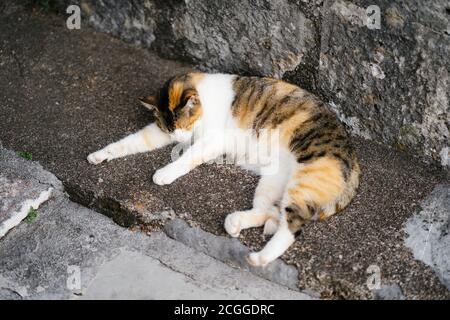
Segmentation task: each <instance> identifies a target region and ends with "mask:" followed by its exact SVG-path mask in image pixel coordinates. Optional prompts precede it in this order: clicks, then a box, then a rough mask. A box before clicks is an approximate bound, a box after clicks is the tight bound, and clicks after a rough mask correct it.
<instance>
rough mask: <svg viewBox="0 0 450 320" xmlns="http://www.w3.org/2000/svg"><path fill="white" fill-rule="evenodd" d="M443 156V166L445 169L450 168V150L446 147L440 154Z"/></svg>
mask: <svg viewBox="0 0 450 320" xmlns="http://www.w3.org/2000/svg"><path fill="white" fill-rule="evenodd" d="M439 155H440V156H441V164H442V166H443V167H450V148H449V147H445V148H443V149H442V150H441V152H440V153H439Z"/></svg>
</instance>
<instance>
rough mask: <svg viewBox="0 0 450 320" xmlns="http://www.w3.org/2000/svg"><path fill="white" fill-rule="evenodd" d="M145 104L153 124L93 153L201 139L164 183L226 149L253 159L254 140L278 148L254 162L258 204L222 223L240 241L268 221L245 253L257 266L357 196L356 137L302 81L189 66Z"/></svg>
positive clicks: (93, 158)
mask: <svg viewBox="0 0 450 320" xmlns="http://www.w3.org/2000/svg"><path fill="white" fill-rule="evenodd" d="M139 100H140V102H141V103H142V104H143V105H144V106H145V107H146V108H148V109H150V110H152V111H153V113H154V117H155V122H153V123H152V124H150V125H148V126H146V127H145V128H143V129H141V130H140V131H138V132H137V133H134V134H131V135H129V136H127V137H125V138H123V139H122V140H119V141H117V142H114V143H112V144H110V145H108V146H106V147H105V148H103V149H101V150H99V151H97V152H94V153H92V154H90V155H89V156H88V158H87V159H88V161H89V162H90V163H92V164H98V163H101V162H102V161H105V160H107V161H110V160H112V159H115V158H118V157H123V156H126V155H131V154H135V153H139V152H146V151H151V150H154V149H157V148H160V147H163V146H165V145H168V144H171V143H174V142H182V143H186V142H189V141H192V140H193V141H194V142H193V144H192V145H191V146H190V147H189V148H188V149H187V150H186V151H185V152H184V153H183V154H182V155H181V156H180V157H179V158H178V159H176V160H175V161H173V162H171V163H170V164H168V165H166V166H165V167H163V168H161V169H159V170H157V171H156V172H155V174H154V175H153V182H154V183H156V184H158V185H165V184H170V183H172V182H173V181H174V180H176V179H177V178H179V177H181V176H183V175H185V174H187V173H188V172H189V171H190V170H192V169H193V168H195V167H196V166H198V165H200V164H202V163H205V162H208V161H211V160H213V159H216V158H217V157H219V156H222V155H224V154H226V155H228V154H230V155H233V156H236V158H237V159H241V160H242V159H244V160H245V159H247V158H248V157H249V156H251V154H249V153H252V152H259V151H258V150H257V148H255V146H259V145H264V144H268V143H271V144H272V145H271V146H270V148H268V149H270V150H271V151H269V152H265V153H264V154H263V152H261V157H260V159H259V160H258V162H257V163H256V165H255V164H252V165H249V166H248V167H249V168H251V169H252V170H254V171H255V172H257V173H259V174H260V175H261V178H260V180H259V183H258V185H257V187H256V190H255V196H254V200H253V208H252V209H250V210H245V211H237V212H234V213H230V214H229V215H227V217H226V219H225V224H224V227H225V230H226V231H227V233H228V234H229V235H230V236H232V237H238V236H239V234H240V232H241V230H243V229H247V228H251V227H260V226H264V233H265V234H268V235H273V236H272V238H271V239H270V240H269V241H268V243H267V244H266V245H265V247H264V248H263V249H262V250H261V251H259V252H252V253H250V254H249V255H248V256H247V261H248V263H249V264H250V265H252V266H265V265H267V264H268V263H270V262H271V261H273V260H275V259H277V258H278V257H279V256H281V255H282V254H283V253H284V252H285V251H286V250H287V249H288V247H289V246H290V245H291V244H293V242H294V241H295V238H296V236H297V235H298V233H299V231H300V229H301V227H302V226H303V225H305V224H306V223H308V222H310V221H314V220H317V219H319V220H323V219H326V218H328V217H330V216H331V215H333V214H334V213H336V212H338V211H340V210H342V209H343V208H344V207H346V206H347V205H348V203H349V202H350V201H351V199H352V198H353V197H354V195H355V193H356V189H357V187H358V184H359V174H360V168H359V164H358V161H357V157H356V154H355V151H354V149H353V147H352V144H351V141H350V137H349V136H348V134H347V132H346V130H345V128H344V126H343V125H342V124H341V123H340V122H339V120H338V119H337V117H336V115H335V114H334V113H333V112H332V111H330V110H329V109H328V107H327V106H326V105H325V104H324V103H323V102H322V101H321V100H319V98H318V97H317V96H315V95H313V94H311V93H309V92H308V91H306V90H303V89H301V88H300V87H298V86H295V85H293V84H290V83H287V82H285V81H282V80H277V79H272V78H267V77H266V78H262V77H244V76H238V75H230V74H207V73H201V72H191V73H186V74H182V75H178V76H175V77H172V78H171V79H169V80H168V81H167V82H166V83H165V84H164V86H163V87H162V88H161V89H160V90H159V91H158V92H157V93H156V94H154V95H151V96H146V97H141V98H139ZM249 132H250V134H249ZM263 133H265V134H263ZM249 136H250V138H249ZM263 136H266V138H267V137H268V136H269V137H270V138H269V139H266V138H263ZM274 137H275V138H274ZM268 141H269V142H268ZM244 142H245V143H244ZM243 144H246V146H244V145H243ZM248 146H249V148H247V147H248ZM262 149H264V148H262ZM241 162H242V161H241ZM243 162H244V165H243V166H244V167H246V165H245V161H243ZM274 163H275V164H276V166H273V164H274ZM271 167H272V168H271ZM274 168H275V170H274Z"/></svg>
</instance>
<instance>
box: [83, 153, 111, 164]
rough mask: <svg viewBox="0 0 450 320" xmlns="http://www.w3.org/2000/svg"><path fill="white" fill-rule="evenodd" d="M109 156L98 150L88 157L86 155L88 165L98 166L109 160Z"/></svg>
mask: <svg viewBox="0 0 450 320" xmlns="http://www.w3.org/2000/svg"><path fill="white" fill-rule="evenodd" d="M110 158H111V155H110V154H109V153H108V152H106V151H104V150H99V151H97V152H94V153H91V154H90V155H88V157H87V160H88V161H89V163H90V164H99V163H101V162H103V161H105V160H108V161H109V160H110Z"/></svg>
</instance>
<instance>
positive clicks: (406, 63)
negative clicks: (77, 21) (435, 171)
mask: <svg viewBox="0 0 450 320" xmlns="http://www.w3.org/2000/svg"><path fill="white" fill-rule="evenodd" d="M54 2H55V3H56V4H57V7H58V8H59V10H61V11H65V7H66V6H67V5H68V4H75V3H78V4H79V5H80V6H81V8H82V12H83V15H84V18H83V20H82V27H83V25H86V24H88V25H90V26H93V27H94V28H96V29H98V30H100V31H103V32H107V33H110V34H112V35H114V36H116V37H120V38H122V39H123V40H125V41H128V42H131V43H135V44H137V45H142V46H145V47H148V48H150V49H152V50H154V51H156V52H157V53H158V54H160V55H161V56H163V57H167V58H171V59H177V60H183V61H188V62H191V63H194V64H196V65H198V66H199V68H200V69H203V70H212V71H222V72H234V73H240V74H256V75H267V76H274V77H278V78H283V79H286V80H289V81H292V82H294V83H296V84H299V85H301V86H303V87H305V88H306V89H309V90H311V91H313V92H314V93H316V94H318V95H320V96H321V97H322V98H324V99H325V100H326V101H328V102H329V103H330V105H331V107H332V108H333V109H334V110H335V111H336V112H337V113H338V115H339V117H340V118H341V120H342V121H343V122H345V123H346V124H347V125H348V126H349V128H350V130H351V131H352V132H353V133H354V134H356V135H359V136H362V137H365V138H368V139H373V140H376V141H380V142H383V143H385V144H388V145H391V146H394V147H395V148H398V149H400V150H404V151H407V152H409V153H412V154H415V155H417V156H419V157H420V158H421V159H423V160H425V161H432V162H434V163H438V164H441V165H443V166H444V167H446V168H448V169H449V168H450V141H449V140H450V134H449V130H450V109H449V98H450V80H449V73H450V3H448V2H446V1H440V0H427V1H419V0H408V1H406V0H405V1H395V2H394V1H386V0H370V1H359V0H355V1H345V0H336V1H332V0H311V1H305V0H272V1H270V0H254V1H223V0H169V1H157V0H130V1H119V0H54ZM370 5H377V6H378V7H379V8H380V17H381V21H380V28H379V29H374V28H371V27H370V25H369V26H368V25H367V23H366V21H367V18H368V14H367V13H366V8H367V7H369V6H370ZM369 15H370V16H371V17H372V18H374V17H375V15H372V12H370V13H369Z"/></svg>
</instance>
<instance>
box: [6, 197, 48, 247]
mask: <svg viewBox="0 0 450 320" xmlns="http://www.w3.org/2000/svg"><path fill="white" fill-rule="evenodd" d="M52 191H53V188H49V189H47V190H46V191H42V192H41V193H40V194H39V196H38V197H37V198H36V199H28V200H26V201H24V202H23V204H22V206H21V207H20V210H19V211H16V212H14V213H12V214H11V216H10V218H9V219H7V220H5V221H3V222H2V223H1V224H0V238H1V237H3V236H4V235H5V234H6V233H7V232H8V231H9V230H11V229H12V228H14V227H15V226H17V225H19V223H20V222H21V221H22V220H23V219H25V218H26V217H27V215H28V212H29V210H30V208H33V209H35V210H36V209H37V208H39V206H40V205H41V204H42V203H43V202H45V201H47V200H48V198H50V195H51V194H52Z"/></svg>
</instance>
